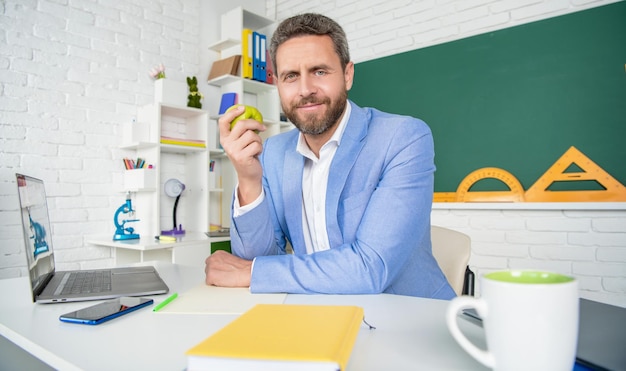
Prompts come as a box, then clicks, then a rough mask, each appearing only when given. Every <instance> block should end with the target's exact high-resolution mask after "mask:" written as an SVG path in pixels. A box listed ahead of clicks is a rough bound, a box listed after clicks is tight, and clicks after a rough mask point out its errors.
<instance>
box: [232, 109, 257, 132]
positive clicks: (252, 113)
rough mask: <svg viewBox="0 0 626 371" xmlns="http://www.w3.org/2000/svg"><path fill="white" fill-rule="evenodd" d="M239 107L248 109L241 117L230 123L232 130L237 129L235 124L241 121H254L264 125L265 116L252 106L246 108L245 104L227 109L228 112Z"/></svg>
mask: <svg viewBox="0 0 626 371" xmlns="http://www.w3.org/2000/svg"><path fill="white" fill-rule="evenodd" d="M239 106H244V107H246V109H245V110H244V111H243V113H242V114H241V115H239V116H237V117H235V118H234V119H233V121H231V122H230V130H233V127H235V124H236V123H237V121H239V120H246V119H253V120H256V121H258V122H260V123H263V115H261V112H259V110H258V109H256V108H254V107H252V106H246V105H244V104H235V105H234V106H231V107H230V108H229V109H227V110H226V112H228V111H230V110H233V109H235V108H236V107H239Z"/></svg>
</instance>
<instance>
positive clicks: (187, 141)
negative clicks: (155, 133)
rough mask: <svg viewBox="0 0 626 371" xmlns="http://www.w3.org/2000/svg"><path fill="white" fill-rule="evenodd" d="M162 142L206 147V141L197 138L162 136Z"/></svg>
mask: <svg viewBox="0 0 626 371" xmlns="http://www.w3.org/2000/svg"><path fill="white" fill-rule="evenodd" d="M161 143H163V144H173V145H177V146H188V147H198V148H206V143H205V142H204V141H203V140H195V139H181V138H171V137H164V136H162V137H161Z"/></svg>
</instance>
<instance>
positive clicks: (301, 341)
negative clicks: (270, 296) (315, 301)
mask: <svg viewBox="0 0 626 371" xmlns="http://www.w3.org/2000/svg"><path fill="white" fill-rule="evenodd" d="M362 321H363V308H361V307H357V306H341V305H293V304H257V305H256V306H254V307H253V308H252V309H250V310H248V311H247V312H245V313H244V314H242V315H241V316H239V317H238V318H237V319H235V320H233V321H232V322H230V323H229V324H228V325H226V326H225V327H223V328H222V329H220V330H219V331H217V332H216V333H215V334H213V335H212V336H210V337H208V338H207V339H205V340H203V341H202V342H200V343H199V344H197V345H196V346H194V347H193V348H191V349H189V350H188V351H187V352H186V354H187V370H189V371H192V370H272V371H280V370H329V371H330V370H332V371H337V370H345V369H346V365H347V364H348V360H349V359H350V354H351V353H352V348H353V347H354V343H355V342H356V338H357V335H358V333H359V328H360V326H361V323H362Z"/></svg>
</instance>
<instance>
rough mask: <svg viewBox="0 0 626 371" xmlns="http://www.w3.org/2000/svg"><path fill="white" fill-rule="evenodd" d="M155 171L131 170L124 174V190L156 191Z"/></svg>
mask: <svg viewBox="0 0 626 371" xmlns="http://www.w3.org/2000/svg"><path fill="white" fill-rule="evenodd" d="M156 179H157V177H156V171H155V169H131V170H126V171H125V172H124V189H126V190H134V191H141V190H146V191H147V190H154V189H156Z"/></svg>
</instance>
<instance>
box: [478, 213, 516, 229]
mask: <svg viewBox="0 0 626 371" xmlns="http://www.w3.org/2000/svg"><path fill="white" fill-rule="evenodd" d="M470 227H471V228H473V229H487V230H490V231H493V230H507V231H511V230H520V231H521V230H526V223H525V220H524V219H513V218H502V214H500V213H497V214H494V215H489V214H485V215H478V216H474V217H472V218H471V220H470Z"/></svg>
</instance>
